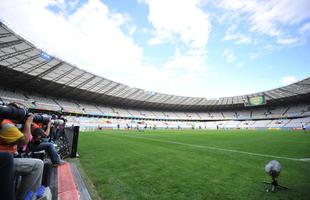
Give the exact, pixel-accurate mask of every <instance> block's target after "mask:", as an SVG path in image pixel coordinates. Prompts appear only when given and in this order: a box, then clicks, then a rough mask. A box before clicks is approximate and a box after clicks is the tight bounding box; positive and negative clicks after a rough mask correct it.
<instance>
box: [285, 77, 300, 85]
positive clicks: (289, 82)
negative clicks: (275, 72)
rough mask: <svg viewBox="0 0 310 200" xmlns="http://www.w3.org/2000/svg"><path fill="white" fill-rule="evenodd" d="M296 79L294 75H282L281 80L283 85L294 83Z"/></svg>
mask: <svg viewBox="0 0 310 200" xmlns="http://www.w3.org/2000/svg"><path fill="white" fill-rule="evenodd" d="M297 81H298V79H297V78H296V77H295V76H286V77H283V78H282V80H281V82H282V84H283V85H290V84H292V83H295V82H297Z"/></svg>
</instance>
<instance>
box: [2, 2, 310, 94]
mask: <svg viewBox="0 0 310 200" xmlns="http://www.w3.org/2000/svg"><path fill="white" fill-rule="evenodd" d="M0 10H1V12H0V19H1V20H3V21H5V22H6V23H7V24H8V25H9V26H10V27H11V28H12V29H13V30H15V31H16V32H17V33H19V34H20V35H22V36H23V37H25V38H27V39H28V40H30V41H31V42H33V43H34V44H35V45H37V46H38V47H39V48H42V49H43V50H45V51H46V52H48V53H49V54H51V55H54V56H56V57H59V58H61V59H64V60H65V61H68V62H70V63H72V64H74V65H76V66H78V67H79V68H83V69H85V70H87V71H90V72H92V73H96V74H99V75H101V76H103V77H106V78H108V79H111V80H114V81H117V82H121V83H124V84H126V85H129V86H132V87H138V88H142V89H146V90H150V91H155V92H161V93H168V94H175V95H181V96H199V97H207V98H216V97H226V96H234V95H242V94H250V93H255V92H260V91H264V90H269V89H273V88H276V87H281V86H284V85H287V84H291V83H293V82H296V81H298V80H302V79H304V78H306V77H309V75H310V66H309V63H310V41H309V40H310V12H309V10H310V1H309V0H296V1H290V0H278V1H275V0H270V1H267V0H212V1H211V0H182V1H180V0H126V1H115V0H102V1H99V0H89V1H87V0H80V1H79V0H40V1H36V0H10V1H4V0H1V1H0Z"/></svg>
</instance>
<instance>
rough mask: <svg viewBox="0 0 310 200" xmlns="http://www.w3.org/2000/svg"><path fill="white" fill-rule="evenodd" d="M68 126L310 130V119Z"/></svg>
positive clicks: (73, 121)
mask: <svg viewBox="0 0 310 200" xmlns="http://www.w3.org/2000/svg"><path fill="white" fill-rule="evenodd" d="M66 119H67V120H68V121H67V125H68V126H71V125H75V126H80V130H82V131H84V130H98V129H261V128H263V129H264V128H265V129H268V128H269V129H274V128H281V129H302V128H306V129H310V117H304V118H295V119H274V120H243V121H237V120H219V121H205V122H196V121H158V120H139V119H108V118H94V117H76V116H67V117H66Z"/></svg>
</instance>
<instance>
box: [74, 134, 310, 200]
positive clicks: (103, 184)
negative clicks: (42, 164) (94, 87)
mask: <svg viewBox="0 0 310 200" xmlns="http://www.w3.org/2000/svg"><path fill="white" fill-rule="evenodd" d="M78 153H79V155H80V162H81V165H82V167H83V169H84V171H86V174H87V176H88V177H89V178H90V179H91V181H92V182H93V184H94V185H95V188H96V190H97V192H98V193H99V195H100V196H101V198H102V199H105V200H109V199H115V200H116V199H117V200H120V199H132V200H136V199H154V200H159V199H167V200H171V199H310V133H309V132H308V133H303V132H302V131H259V130H252V131H251V130H221V131H213V130H148V131H143V132H142V131H141V132H138V131H125V130H119V131H117V130H103V131H97V132H81V133H80V136H79V146H78ZM270 160H278V161H279V162H280V163H281V165H282V171H281V174H280V176H279V179H278V181H279V184H281V185H284V186H286V187H288V188H289V190H279V191H277V192H275V193H271V192H266V188H267V187H268V185H266V184H264V183H262V182H263V181H267V182H270V181H271V178H270V177H269V176H268V175H267V174H266V173H265V171H264V167H265V165H266V164H267V163H268V162H269V161H270Z"/></svg>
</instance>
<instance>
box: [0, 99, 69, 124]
mask: <svg viewBox="0 0 310 200" xmlns="http://www.w3.org/2000/svg"><path fill="white" fill-rule="evenodd" d="M28 116H29V111H28V109H27V108H24V107H18V106H16V105H14V104H8V105H0V117H1V118H3V119H10V120H15V121H17V122H18V123H21V124H22V123H24V122H25V120H26V119H27V117H28ZM50 121H52V124H53V125H55V126H58V125H63V124H64V123H65V120H64V119H62V118H57V117H56V116H55V115H53V116H52V117H51V116H49V115H44V114H34V116H33V122H35V123H42V124H48V123H49V122H50Z"/></svg>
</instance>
